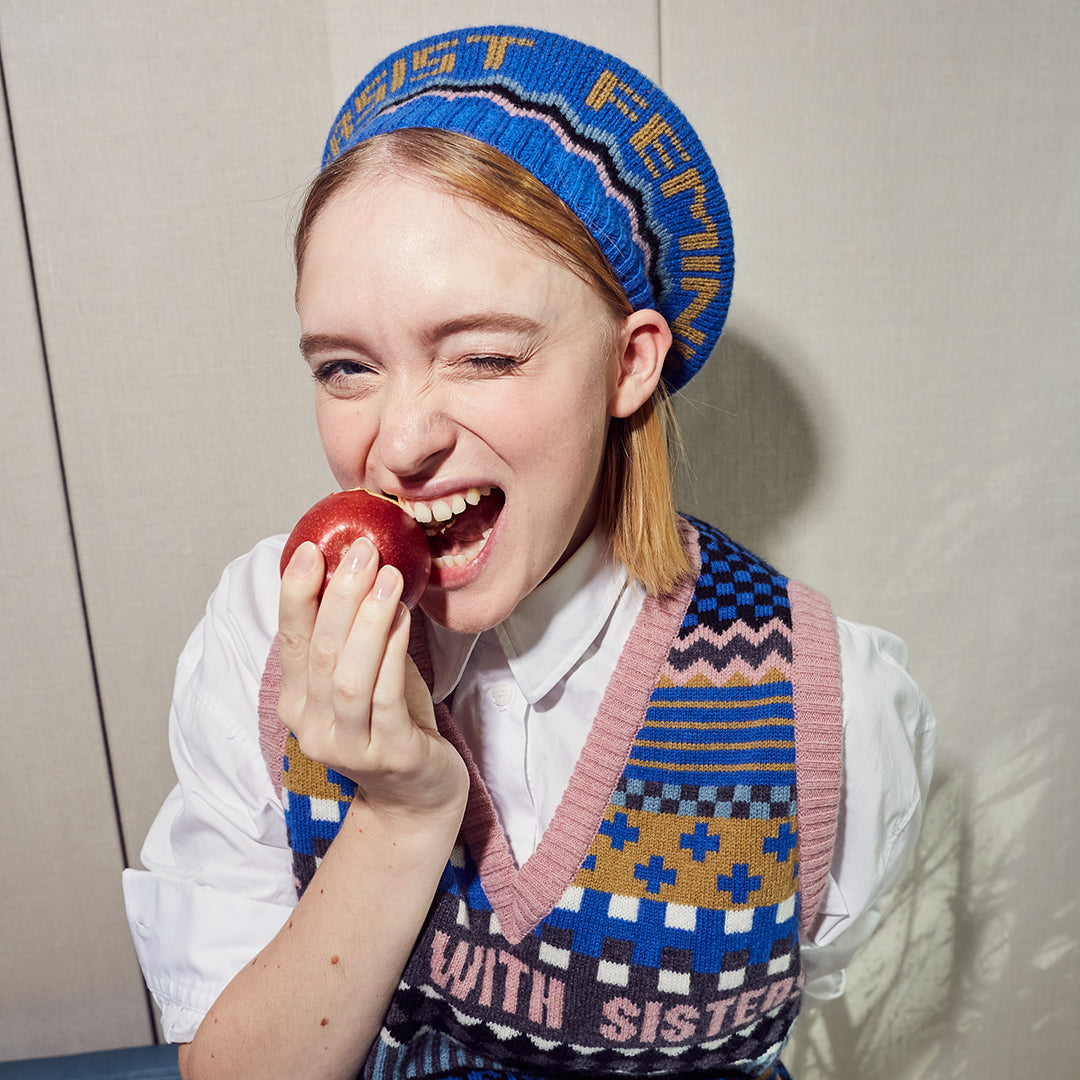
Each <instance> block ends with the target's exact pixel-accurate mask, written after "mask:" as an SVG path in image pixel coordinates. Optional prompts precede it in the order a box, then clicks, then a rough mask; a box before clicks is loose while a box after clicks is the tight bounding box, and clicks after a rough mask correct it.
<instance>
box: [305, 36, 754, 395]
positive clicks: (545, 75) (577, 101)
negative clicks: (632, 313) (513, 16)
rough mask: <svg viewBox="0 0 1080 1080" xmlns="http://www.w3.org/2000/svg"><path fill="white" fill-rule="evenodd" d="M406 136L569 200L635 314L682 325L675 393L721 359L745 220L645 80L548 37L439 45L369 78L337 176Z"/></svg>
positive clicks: (432, 42) (672, 361)
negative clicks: (473, 148) (364, 151)
mask: <svg viewBox="0 0 1080 1080" xmlns="http://www.w3.org/2000/svg"><path fill="white" fill-rule="evenodd" d="M402 128H440V129H443V130H448V131H456V132H458V133H460V134H463V135H469V136H471V137H473V138H475V139H478V140H480V141H481V142H484V143H487V144H488V145H489V146H492V147H494V148H495V149H496V150H499V151H501V152H502V153H504V154H505V155H506V156H507V157H509V158H511V159H513V160H514V161H516V162H517V163H518V164H519V165H521V166H523V167H524V168H526V169H528V170H529V172H531V173H532V174H533V175H534V176H535V177H536V178H537V179H538V180H540V181H541V182H542V183H543V184H545V185H546V186H547V187H548V188H550V189H551V190H552V191H553V192H555V194H556V195H558V196H559V197H560V198H561V199H562V200H563V201H564V202H565V203H566V204H567V205H568V206H569V207H570V209H571V210H573V212H574V213H575V214H576V215H577V216H578V217H579V218H580V219H581V221H582V222H583V223H584V224H585V226H586V227H587V228H588V229H589V231H590V232H591V233H592V235H593V237H594V238H595V239H596V241H597V243H598V244H599V245H600V249H601V250H602V251H603V253H604V255H605V256H606V257H607V259H608V261H609V262H610V263H611V266H612V269H613V270H614V271H615V273H616V275H617V277H618V279H619V281H620V283H621V284H622V286H623V289H624V290H625V292H626V294H627V296H628V297H629V299H630V302H631V304H632V305H633V306H634V308H635V309H637V308H645V307H651V308H655V309H656V310H658V311H659V312H660V313H661V314H662V315H664V317H665V318H666V319H667V320H668V322H669V323H670V324H671V328H672V332H673V334H674V338H675V341H674V345H673V348H672V350H671V352H670V353H669V355H668V359H667V362H666V364H665V367H664V379H665V382H666V383H667V386H668V389H670V390H677V389H678V388H679V387H681V386H682V385H683V384H685V383H686V381H687V380H688V379H689V378H690V377H691V376H692V375H693V374H694V373H695V372H696V371H697V370H698V369H699V368H700V367H701V365H702V364H703V363H704V362H705V360H706V359H708V356H709V353H710V352H711V351H712V349H713V346H714V345H715V344H716V341H717V339H718V338H719V336H720V332H721V330H722V329H723V326H724V320H725V318H726V316H727V310H728V305H729V303H730V299H731V284H732V276H733V271H734V256H733V250H732V238H731V220H730V218H729V216H728V210H727V203H726V200H725V198H724V193H723V191H722V189H721V187H720V183H719V181H718V179H717V176H716V171H715V169H714V168H713V166H712V163H711V161H710V160H709V157H708V154H706V152H705V149H704V147H703V146H702V145H701V141H700V140H699V139H698V137H697V134H696V133H695V132H694V130H693V128H692V127H691V126H690V124H689V122H688V121H687V120H686V118H685V117H684V116H683V114H682V113H681V112H680V111H679V109H678V108H677V106H676V105H675V104H674V103H673V102H672V101H671V100H670V99H669V98H668V97H667V95H666V94H664V92H663V91H662V90H660V89H659V88H658V87H657V86H655V85H654V84H653V83H652V82H651V81H650V80H649V79H647V78H646V77H645V76H644V75H642V74H641V72H639V71H637V70H636V69H635V68H633V67H631V66H630V65H629V64H626V63H624V62H623V61H622V60H619V59H618V58H617V57H614V56H611V55H610V54H609V53H606V52H603V51H602V50H600V49H596V48H593V47H592V46H589V45H585V44H583V43H581V42H579V41H575V40H573V39H571V38H567V37H563V36H561V35H559V34H552V33H548V32H546V31H542V30H531V29H527V28H523V27H514V26H486V27H470V28H467V29H462V30H455V31H449V32H447V33H444V34H437V35H435V36H433V37H429V38H425V39H424V40H422V41H418V42H416V43H414V44H412V45H408V46H406V47H405V48H402V49H399V50H398V51H397V52H395V53H392V54H391V55H390V56H388V57H387V58H386V59H385V60H384V61H382V63H380V64H378V65H377V66H376V67H375V68H373V69H372V71H371V72H370V73H369V74H368V75H367V76H366V77H365V78H364V79H363V80H361V82H360V83H359V84H358V86H357V87H356V89H355V90H354V91H353V93H352V94H350V95H349V98H348V100H347V101H346V102H345V104H344V106H343V107H342V109H341V111H340V112H339V113H338V116H337V119H336V120H335V121H334V125H333V127H332V128H331V129H330V135H329V137H328V139H327V142H326V149H325V151H324V153H323V166H324V167H325V166H326V165H327V164H329V163H330V162H332V161H334V160H335V159H337V158H338V157H340V156H341V155H342V154H344V153H345V152H346V151H348V150H350V149H352V148H353V147H354V146H356V145H357V144H358V143H360V142H363V141H364V140H365V139H368V138H371V137H372V136H373V135H377V134H380V133H383V132H387V131H395V130H399V129H402Z"/></svg>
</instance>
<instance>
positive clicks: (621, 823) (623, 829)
mask: <svg viewBox="0 0 1080 1080" xmlns="http://www.w3.org/2000/svg"><path fill="white" fill-rule="evenodd" d="M629 820H630V819H629V818H627V816H626V815H625V814H622V813H618V812H617V813H616V814H615V820H614V821H602V822H601V823H600V833H601V835H603V836H608V837H610V838H611V846H612V847H613V848H614V849H615V850H616V851H622V849H623V844H625V843H627V842H629V843H631V844H636V843H637V838H638V836H639V835H640V834H641V830H640V829H639V828H638V827H637V826H636V825H631V824H629Z"/></svg>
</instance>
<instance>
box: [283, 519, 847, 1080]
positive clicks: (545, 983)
mask: <svg viewBox="0 0 1080 1080" xmlns="http://www.w3.org/2000/svg"><path fill="white" fill-rule="evenodd" d="M687 531H688V533H689V534H690V548H691V552H692V553H693V554H694V555H695V557H696V556H697V555H698V554H699V555H700V571H699V573H698V576H697V580H696V582H693V583H692V584H691V585H688V586H687V587H686V589H685V590H684V592H683V593H682V594H681V595H679V596H676V597H671V598H667V599H666V600H649V601H647V602H646V607H645V609H643V611H642V615H641V617H640V618H639V620H638V624H637V625H636V626H635V629H634V631H633V633H632V634H631V638H630V640H629V641H628V643H627V646H626V649H625V650H624V654H623V657H622V658H621V659H620V662H619V665H618V667H617V669H616V671H615V674H614V676H613V678H612V681H611V684H610V685H609V687H608V691H607V694H606V696H605V698H604V702H603V703H602V705H601V708H600V711H599V713H598V715H597V718H596V720H595V722H594V725H593V730H592V732H591V734H590V736H589V739H588V741H587V743H586V746H585V749H584V751H583V753H582V756H581V759H580V760H579V763H578V766H577V768H576V770H575V772H574V776H573V777H572V779H571V782H570V785H569V787H568V789H567V792H566V795H565V796H564V798H563V802H562V804H561V805H560V808H559V811H558V813H557V814H556V818H555V820H554V821H553V822H552V825H551V827H550V828H549V829H548V831H547V833H545V836H544V838H543V840H542V841H541V844H540V846H539V847H538V849H537V851H536V852H535V853H534V855H533V856H532V857H531V858H530V859H529V860H528V861H527V862H526V863H525V865H524V866H523V867H521V868H520V869H517V868H516V867H514V866H513V863H512V861H511V859H510V856H509V851H508V849H507V846H506V842H505V837H504V835H503V834H502V831H501V829H500V828H499V826H498V822H497V819H496V816H495V813H494V809H493V807H492V805H491V802H490V799H489V797H488V796H487V793H486V789H485V788H484V785H483V782H482V781H481V780H480V778H479V776H478V774H477V773H476V769H475V765H474V764H473V762H472V760H471V757H470V755H469V753H468V749H467V748H466V747H465V746H464V744H463V743H462V741H461V739H460V736H459V734H458V732H457V730H456V728H455V727H454V725H453V722H452V720H451V718H450V716H449V713H448V711H447V710H446V709H445V708H444V707H440V709H439V710H438V712H439V714H440V715H439V722H440V727H441V729H442V730H443V732H444V734H446V736H447V737H448V738H450V739H451V741H453V742H454V743H455V745H457V746H458V749H459V750H460V751H461V752H462V755H463V757H464V758H465V760H466V762H467V764H468V765H469V767H470V771H471V773H472V780H473V785H472V790H471V792H470V799H469V806H468V808H467V810H466V818H465V824H464V826H463V841H464V842H463V843H461V844H460V845H459V846H458V847H457V848H455V850H454V852H453V855H452V857H451V860H450V863H449V864H448V866H447V868H446V870H445V872H444V874H443V878H442V881H441V883H440V886H439V889H438V891H437V894H436V897H435V900H434V903H433V905H432V908H431V912H430V914H429V917H428V920H427V922H426V924H425V927H424V929H423V931H422V932H421V935H420V938H419V939H418V942H417V946H416V948H415V950H414V953H413V956H412V958H411V960H410V962H409V964H408V966H407V968H406V970H405V972H404V974H403V976H402V980H401V983H400V985H399V988H398V990H397V992H396V994H395V996H394V999H393V1002H392V1003H391V1007H390V1010H389V1012H388V1014H387V1017H386V1020H385V1024H384V1027H383V1030H382V1032H381V1035H380V1038H379V1040H378V1041H377V1042H376V1044H375V1046H374V1047H373V1049H372V1052H371V1054H370V1056H369V1059H368V1062H367V1066H366V1069H365V1075H366V1076H371V1077H390V1076H394V1077H397V1076H401V1077H405V1076H417V1077H420V1076H424V1077H434V1076H445V1077H450V1076H459V1077H464V1076H467V1075H469V1074H470V1070H472V1071H474V1072H475V1071H477V1070H480V1071H481V1072H483V1071H485V1070H486V1074H487V1075H492V1074H494V1075H514V1076H525V1075H535V1076H551V1075H560V1076H561V1075H568V1074H575V1073H581V1072H592V1073H596V1074H600V1075H604V1074H613V1075H650V1074H657V1073H668V1074H670V1073H672V1072H678V1073H679V1074H693V1075H702V1076H708V1077H712V1078H717V1080H721V1078H732V1080H734V1078H743V1077H772V1076H774V1075H776V1076H779V1075H781V1074H780V1073H779V1072H778V1071H776V1070H778V1069H779V1068H780V1066H779V1063H778V1059H779V1054H780V1051H781V1049H782V1048H783V1045H784V1042H785V1040H786V1038H787V1035H788V1032H789V1030H790V1027H791V1024H792V1022H793V1021H794V1018H795V1016H796V1014H797V1012H798V1007H799V1001H800V993H799V991H800V986H801V981H802V980H801V975H800V968H799V951H798V934H799V927H800V874H799V851H800V833H799V806H800V799H799V792H798V790H797V788H798V786H799V784H798V783H797V776H796V762H797V759H798V760H799V762H800V767H801V762H802V761H803V760H806V761H809V762H811V767H810V769H809V771H810V772H811V773H812V774H815V775H817V774H821V775H826V780H825V782H824V783H821V782H820V776H819V777H818V780H816V781H815V784H814V790H815V791H816V792H817V801H818V802H819V803H821V804H822V805H824V804H825V803H827V802H829V798H828V796H829V793H830V792H831V791H833V790H834V788H835V787H836V785H837V783H838V772H839V741H838V735H839V683H838V676H837V671H836V667H837V663H836V653H835V631H834V630H832V621H831V612H829V610H828V606H827V603H825V602H824V601H823V599H822V598H820V597H817V595H816V594H811V592H810V590H808V589H806V587H805V586H795V585H794V583H793V584H792V585H791V586H790V587H789V583H788V582H787V580H786V579H785V578H784V577H783V576H781V575H780V574H778V573H776V571H774V570H772V569H771V568H770V567H768V566H767V565H765V564H764V563H762V562H761V561H760V560H758V559H757V558H756V557H754V556H753V555H751V554H750V553H749V552H747V551H746V550H745V549H743V548H741V547H739V546H738V545H736V544H734V543H733V542H732V541H730V540H729V539H727V538H726V537H725V536H723V535H722V534H720V533H718V532H716V531H714V530H712V529H711V528H709V527H708V526H705V525H703V524H701V523H698V522H694V523H693V526H692V528H688V530H687ZM793 598H797V600H798V603H797V604H796V606H797V607H798V608H799V609H800V612H799V614H798V615H797V617H796V619H795V623H796V625H797V626H799V625H801V626H802V627H803V632H802V634H801V636H800V635H794V636H793V633H792V625H793V619H792V599H793ZM418 622H419V620H418ZM830 632H831V633H832V639H833V641H832V653H831V668H830V664H829V660H830V653H829V645H828V638H829V634H830ZM420 638H422V635H419V636H416V635H414V646H415V652H416V655H417V661H418V664H419V665H420V666H421V670H422V671H424V670H425V668H426V669H427V672H428V673H430V664H429V662H428V661H427V657H426V652H425V650H424V649H423V648H422V641H421V640H420ZM803 638H805V645H806V649H805V652H806V653H807V655H808V656H810V657H812V658H813V659H812V662H811V665H810V668H809V669H807V667H806V664H805V661H804V660H800V656H799V654H801V653H802V652H803V651H804V649H803V645H804V641H803ZM807 679H809V681H810V682H811V683H813V684H814V685H813V686H811V687H809V688H805V687H804V688H802V689H800V688H799V685H800V683H803V682H806V681H807ZM802 700H807V701H810V702H811V706H810V710H809V711H810V712H811V713H815V710H816V717H815V716H813V715H812V716H811V717H810V720H811V727H812V728H813V725H814V723H818V724H820V727H821V732H820V735H821V737H820V738H817V737H816V736H815V737H813V738H812V739H811V742H810V743H807V742H806V740H803V741H802V742H800V741H799V740H798V739H797V737H796V730H795V710H796V708H797V707H799V706H798V704H797V702H799V701H802ZM830 712H831V714H832V716H831V719H830V715H829V714H830ZM282 781H283V788H284V790H283V792H282V797H283V801H284V802H285V806H286V819H287V823H288V826H289V835H290V843H291V845H292V847H293V850H294V858H295V868H296V872H297V879H298V886H299V888H300V889H301V890H302V889H303V888H304V887H305V886H306V884H307V882H308V881H310V879H311V876H312V874H313V873H314V871H315V868H316V866H317V864H318V861H319V859H320V857H321V855H322V853H324V852H325V850H326V847H327V846H328V845H329V843H330V842H331V840H332V838H333V834H334V832H335V831H336V825H337V824H338V823H339V822H340V820H341V818H342V817H343V816H344V813H345V810H346V809H347V806H348V801H349V799H350V798H351V795H352V785H351V783H350V782H349V781H348V780H346V779H345V778H344V777H341V776H338V775H337V774H334V773H333V772H330V771H328V770H326V769H325V768H323V767H321V766H318V765H316V764H315V763H313V762H310V761H308V760H307V759H305V758H304V757H303V755H302V754H300V752H299V749H298V747H297V746H296V745H295V742H294V741H292V740H291V737H290V741H289V743H288V744H287V747H286V762H285V769H284V772H283V774H282ZM825 823H826V825H827V824H828V820H827V815H826V818H825ZM832 826H833V827H835V808H834V816H833V818H832ZM816 844H817V846H819V847H820V846H822V845H821V844H820V842H816ZM825 848H826V850H825V855H824V858H825V866H826V867H827V865H828V850H827V849H828V845H825ZM819 861H820V857H819Z"/></svg>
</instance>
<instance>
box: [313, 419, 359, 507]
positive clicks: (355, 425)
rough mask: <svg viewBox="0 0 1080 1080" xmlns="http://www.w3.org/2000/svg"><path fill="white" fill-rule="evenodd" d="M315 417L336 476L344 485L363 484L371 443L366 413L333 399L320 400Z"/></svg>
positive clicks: (324, 448)
mask: <svg viewBox="0 0 1080 1080" xmlns="http://www.w3.org/2000/svg"><path fill="white" fill-rule="evenodd" d="M315 421H316V424H317V426H318V429H319V438H320V440H321V441H322V446H323V453H325V455H326V460H327V463H328V464H329V465H330V471H331V472H332V473H333V474H334V479H335V480H337V482H338V483H339V484H340V485H341V486H342V487H357V486H362V479H363V476H364V472H365V469H366V463H367V457H368V453H369V450H370V446H371V438H370V436H369V435H368V433H367V426H366V424H365V422H364V417H363V415H362V414H361V413H359V412H358V411H357V410H356V409H353V408H348V407H345V406H344V405H343V403H342V402H340V401H335V400H333V399H330V400H326V401H322V402H317V403H316V406H315Z"/></svg>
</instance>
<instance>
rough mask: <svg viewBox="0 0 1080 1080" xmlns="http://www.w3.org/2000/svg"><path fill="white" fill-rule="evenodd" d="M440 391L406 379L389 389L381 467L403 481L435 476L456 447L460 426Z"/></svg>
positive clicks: (378, 445) (380, 438) (379, 443)
mask: <svg viewBox="0 0 1080 1080" xmlns="http://www.w3.org/2000/svg"><path fill="white" fill-rule="evenodd" d="M442 397H443V395H442V393H441V392H440V390H439V389H438V388H437V387H435V386H432V385H430V384H428V383H425V384H423V385H418V384H417V383H415V382H413V381H406V380H403V381H401V382H400V383H399V384H397V385H396V386H394V387H393V388H389V387H388V388H387V390H386V392H385V393H384V396H383V401H382V403H381V405H382V408H381V410H380V414H379V430H378V434H377V436H376V440H375V451H376V457H377V459H378V464H379V465H380V466H381V468H382V469H384V470H385V471H386V472H387V473H389V474H390V475H392V476H393V477H396V478H397V479H399V480H424V479H427V478H428V477H430V476H432V475H434V473H435V472H436V470H437V469H438V467H439V465H440V464H441V463H442V462H443V461H445V460H446V458H447V457H448V456H449V455H450V453H451V451H452V450H453V448H454V443H455V440H456V427H455V425H454V423H453V421H452V420H451V418H450V417H449V415H448V414H447V410H446V408H445V406H444V402H443V400H442Z"/></svg>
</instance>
